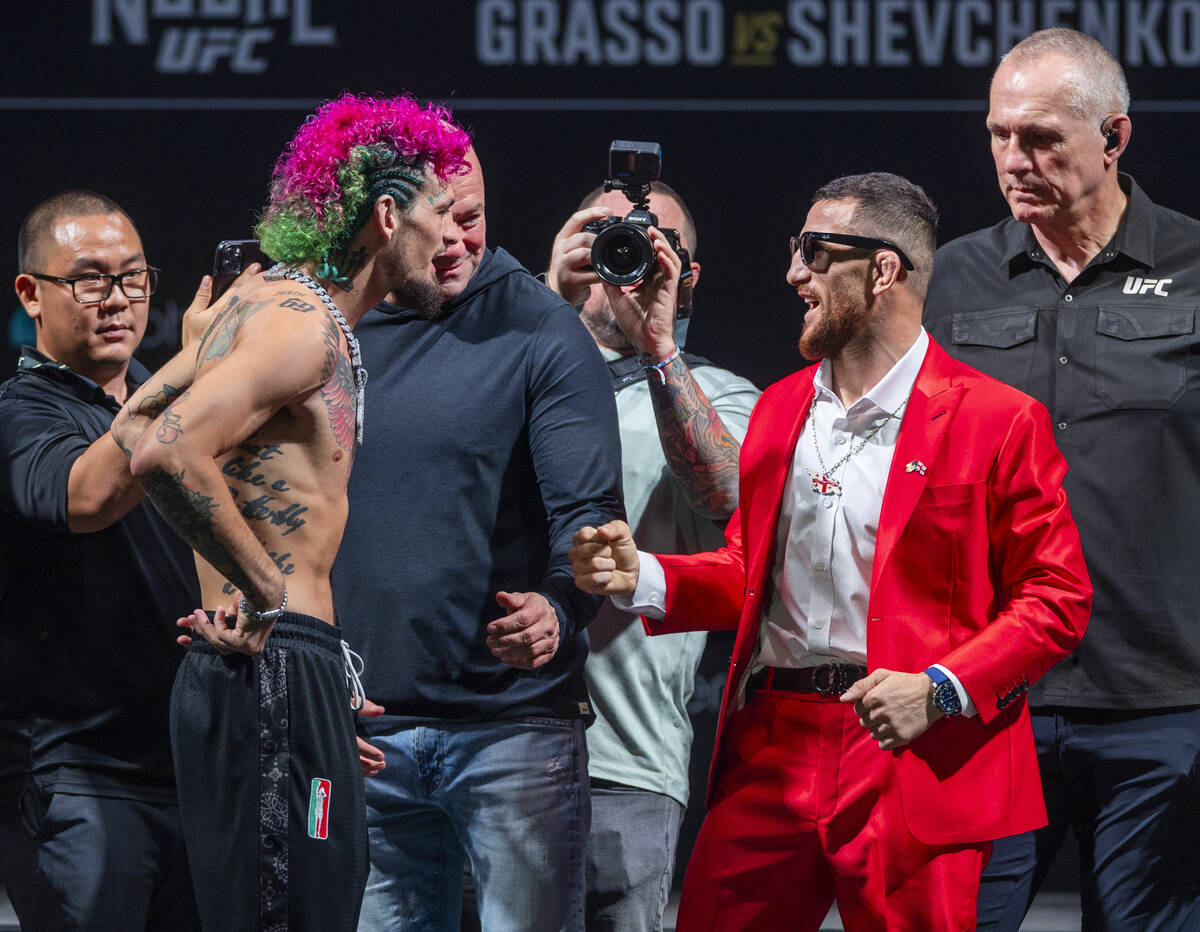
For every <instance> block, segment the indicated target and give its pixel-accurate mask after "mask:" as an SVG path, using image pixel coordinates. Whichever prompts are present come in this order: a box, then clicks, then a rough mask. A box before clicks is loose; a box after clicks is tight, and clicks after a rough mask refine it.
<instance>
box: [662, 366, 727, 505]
mask: <svg viewBox="0 0 1200 932" xmlns="http://www.w3.org/2000/svg"><path fill="white" fill-rule="evenodd" d="M665 375H666V382H665V383H662V382H661V380H660V379H659V378H658V377H657V376H653V375H651V376H650V377H649V378H648V380H647V381H648V384H649V386H650V400H651V402H652V403H653V405H654V417H655V420H656V421H657V422H658V437H659V440H660V442H661V443H662V448H663V454H664V455H665V456H666V458H667V465H669V466H670V467H671V472H672V473H673V474H674V476H675V478H676V479H677V480H678V481H679V483H680V485H682V486H683V488H684V490H685V491H686V492H687V494H688V497H689V498H690V499H691V503H692V508H693V509H694V510H695V511H696V512H697V513H699V514H701V515H704V516H705V517H707V518H714V519H718V520H723V519H725V518H728V517H729V516H730V515H731V514H733V512H734V509H736V508H737V503H738V453H739V452H740V451H741V444H739V443H738V442H737V440H736V439H735V438H734V437H733V435H732V434H730V433H729V431H728V430H727V429H726V427H725V425H724V424H723V423H722V422H721V417H720V415H719V414H717V412H716V410H715V409H714V408H713V406H712V404H711V403H710V402H709V400H708V398H707V397H706V396H705V394H704V392H703V391H702V390H701V389H700V386H699V385H697V384H696V380H695V378H694V377H693V376H692V373H691V370H690V369H688V366H687V363H686V362H684V360H683V357H682V356H677V357H676V358H675V359H673V360H672V361H671V365H670V366H668V367H667V369H666V372H665Z"/></svg>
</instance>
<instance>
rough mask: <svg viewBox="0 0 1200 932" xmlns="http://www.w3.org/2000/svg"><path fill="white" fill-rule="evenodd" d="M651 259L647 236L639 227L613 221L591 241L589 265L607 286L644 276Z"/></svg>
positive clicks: (631, 281) (630, 282)
mask: <svg viewBox="0 0 1200 932" xmlns="http://www.w3.org/2000/svg"><path fill="white" fill-rule="evenodd" d="M653 261H654V248H653V247H652V246H651V244H650V237H649V236H648V235H647V233H646V231H645V230H643V229H642V228H641V227H640V226H637V225H635V224H631V223H614V224H612V225H611V226H609V227H607V228H605V229H604V230H603V231H602V232H600V233H599V234H598V235H597V236H596V240H595V242H593V243H592V266H593V267H594V268H595V269H596V274H597V275H599V276H600V277H601V278H602V279H604V281H606V282H608V283H609V284H610V285H633V284H636V283H637V282H640V281H641V280H642V279H643V278H645V277H646V273H647V272H648V271H649V270H650V267H651V263H652V262H653Z"/></svg>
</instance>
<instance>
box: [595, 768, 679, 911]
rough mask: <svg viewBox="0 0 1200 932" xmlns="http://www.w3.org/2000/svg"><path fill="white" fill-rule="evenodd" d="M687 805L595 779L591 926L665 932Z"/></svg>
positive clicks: (660, 794)
mask: <svg viewBox="0 0 1200 932" xmlns="http://www.w3.org/2000/svg"><path fill="white" fill-rule="evenodd" d="M682 822H683V806H681V805H680V804H679V803H678V802H677V801H676V800H674V799H672V798H671V797H670V796H664V795H663V794H662V793H652V792H650V791H649V790H642V789H638V788H636V787H632V786H620V785H616V784H611V783H603V784H600V785H596V784H593V785H592V832H591V836H590V837H589V838H588V861H587V886H588V892H587V928H588V932H662V927H663V923H662V919H663V911H664V910H665V909H666V908H667V899H668V898H669V897H670V895H671V875H672V874H673V873H674V871H675V846H676V845H677V844H678V842H679V826H680V824H681V823H682Z"/></svg>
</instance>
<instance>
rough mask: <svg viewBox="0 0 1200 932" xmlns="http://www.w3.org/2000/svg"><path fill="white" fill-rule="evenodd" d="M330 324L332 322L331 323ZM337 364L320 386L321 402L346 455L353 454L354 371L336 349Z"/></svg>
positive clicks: (342, 354)
mask: <svg viewBox="0 0 1200 932" xmlns="http://www.w3.org/2000/svg"><path fill="white" fill-rule="evenodd" d="M331 323H332V322H331ZM336 362H337V364H336V366H335V367H334V371H333V373H332V375H331V376H330V377H329V378H327V379H326V381H325V384H324V385H322V386H321V401H322V402H324V404H325V410H326V411H328V412H329V426H330V427H331V428H333V436H334V438H335V439H336V440H337V443H338V446H339V447H341V448H342V449H343V450H346V451H347V452H348V453H353V452H354V446H355V444H354V438H355V422H354V411H355V392H356V391H357V390H358V389H357V387H356V386H355V384H354V370H353V367H352V366H351V365H350V360H349V359H347V358H346V354H345V353H343V352H341V347H340V346H339V347H338V354H337V360H336Z"/></svg>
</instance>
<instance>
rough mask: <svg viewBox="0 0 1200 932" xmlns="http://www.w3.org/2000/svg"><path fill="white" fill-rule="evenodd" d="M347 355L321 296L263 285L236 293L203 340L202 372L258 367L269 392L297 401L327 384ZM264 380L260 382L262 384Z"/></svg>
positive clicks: (291, 286) (286, 285) (290, 285)
mask: <svg viewBox="0 0 1200 932" xmlns="http://www.w3.org/2000/svg"><path fill="white" fill-rule="evenodd" d="M345 355H346V351H345V349H344V347H343V345H342V335H341V332H340V330H339V328H338V325H337V323H336V322H335V321H334V319H333V317H332V315H331V314H330V313H329V311H328V309H327V308H326V307H325V306H324V305H323V304H322V303H321V300H320V298H318V297H317V296H316V295H315V294H313V293H312V292H311V291H310V290H309V289H307V288H305V287H304V286H303V285H297V284H296V283H295V282H290V281H279V282H269V281H259V282H257V283H255V284H254V285H253V286H251V287H249V288H246V289H244V290H242V291H240V292H238V293H236V294H233V295H230V296H229V299H228V300H227V301H226V302H225V306H224V308H223V309H222V310H221V311H220V312H219V313H218V315H217V317H216V318H215V319H214V320H213V321H212V323H211V324H210V325H209V327H208V330H207V331H206V332H205V334H204V336H203V337H202V338H201V340H200V342H199V349H198V350H197V356H196V369H197V373H198V377H199V374H207V372H208V371H209V370H212V369H215V368H220V369H221V371H222V372H225V371H226V369H230V368H231V367H232V368H234V369H237V370H239V371H240V373H241V375H243V376H244V375H245V374H246V371H247V369H253V370H255V371H256V372H258V373H259V376H260V377H261V378H267V379H268V380H269V381H270V382H271V383H272V386H273V388H272V390H271V391H269V392H268V393H267V394H268V395H270V396H271V397H276V396H277V395H278V394H279V393H283V394H285V395H287V396H288V397H289V398H292V399H293V400H294V399H296V398H298V397H300V396H304V395H307V394H308V393H309V392H312V391H315V390H317V389H318V388H320V387H321V386H323V385H325V383H327V382H328V381H329V380H330V379H331V378H332V377H333V376H334V374H335V372H336V371H337V367H338V363H339V360H340V359H341V358H342V357H344V356H345ZM261 378H260V381H261Z"/></svg>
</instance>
